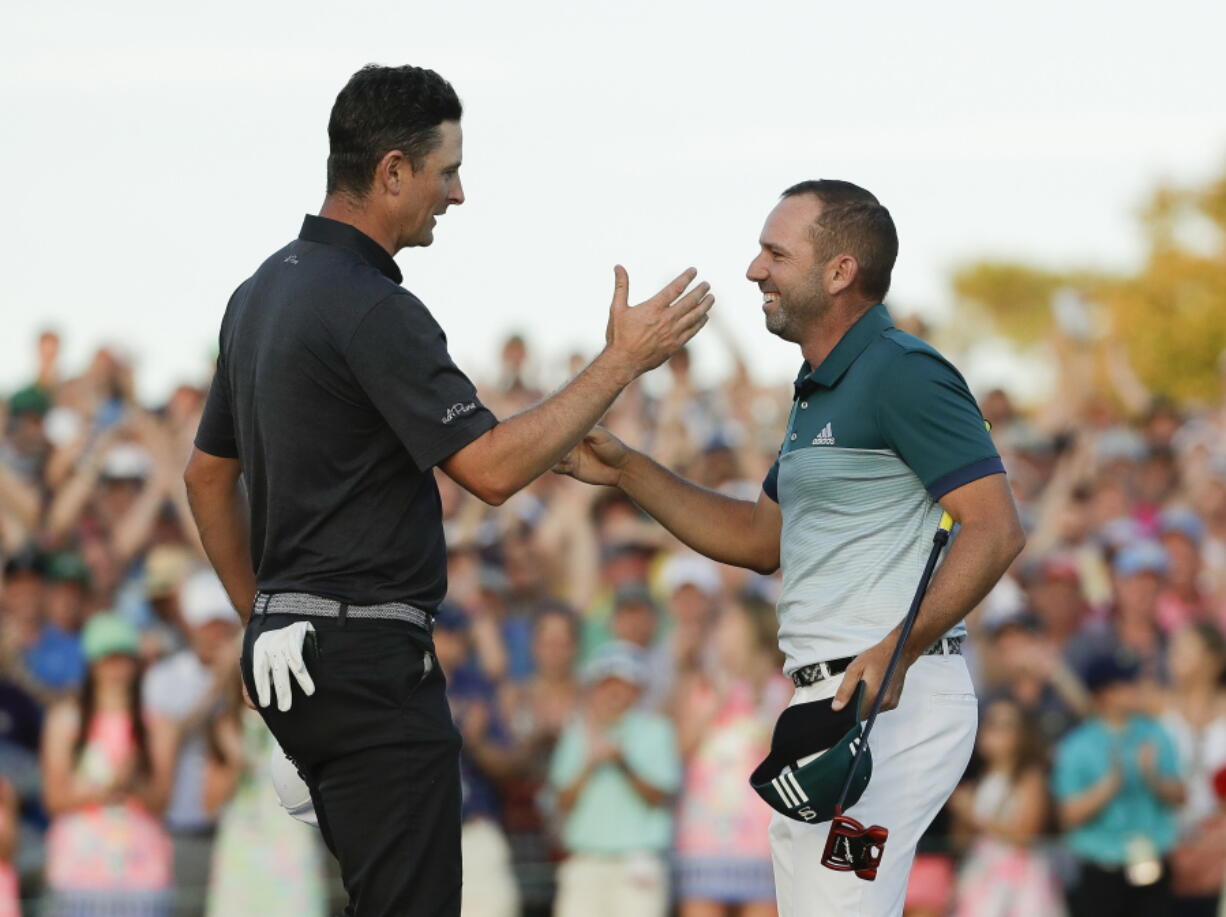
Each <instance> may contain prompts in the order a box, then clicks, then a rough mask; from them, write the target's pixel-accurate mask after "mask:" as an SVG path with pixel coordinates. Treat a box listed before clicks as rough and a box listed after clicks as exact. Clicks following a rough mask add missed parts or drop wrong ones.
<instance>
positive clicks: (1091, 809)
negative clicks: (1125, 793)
mask: <svg viewBox="0 0 1226 917" xmlns="http://www.w3.org/2000/svg"><path fill="white" fill-rule="evenodd" d="M1121 782H1122V781H1121V778H1120V775H1119V772H1118V771H1116V770H1112V771H1110V772H1109V773H1108V774H1107V775H1106V776H1105V777H1103V778H1102V779H1101V780H1099V781H1098V783H1096V784H1094V785H1093V786H1092V787H1090V788H1089V789H1088V790H1086V791H1085V792H1084V793H1080V794H1078V795H1076V796H1073V797H1070V798H1069V799H1066V800H1064V802H1062V803H1060V821H1061V822H1062V823H1063V825H1064V827H1065V828H1066V829H1071V828H1076V827H1078V826H1080V825H1084V824H1085V823H1086V822H1088V821H1090V820H1091V819H1092V818H1094V816H1096V815H1098V813H1099V812H1101V811H1102V810H1103V808H1104V807H1105V806H1106V805H1107V803H1109V802H1110V801H1111V800H1112V799H1114V798H1115V794H1116V793H1118V792H1119V791H1120V783H1121Z"/></svg>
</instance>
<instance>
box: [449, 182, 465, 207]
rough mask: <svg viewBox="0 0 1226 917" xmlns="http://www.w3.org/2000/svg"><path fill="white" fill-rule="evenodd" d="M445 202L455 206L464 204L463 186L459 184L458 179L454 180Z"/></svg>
mask: <svg viewBox="0 0 1226 917" xmlns="http://www.w3.org/2000/svg"><path fill="white" fill-rule="evenodd" d="M447 202H448V203H449V204H452V205H456V206H458V205H459V204H463V203H464V185H463V184H461V182H460V179H459V178H457V179H456V180H455V187H454V188H452V189H451V194H450V195H449V196H448V198H447Z"/></svg>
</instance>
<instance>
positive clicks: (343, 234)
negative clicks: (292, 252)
mask: <svg viewBox="0 0 1226 917" xmlns="http://www.w3.org/2000/svg"><path fill="white" fill-rule="evenodd" d="M298 238H299V239H305V240H306V241H307V242H319V243H321V244H323V245H336V246H339V247H340V248H343V249H345V250H346V251H350V252H353V254H355V255H357V256H358V257H359V258H361V259H362V260H363V261H365V262H366V263H367V264H369V265H371V267H375V268H378V270H379V271H380V272H381V273H383V274H384V275H385V276H387V277H389V278H391V279H392V280H394V281H395V282H396V283H400V282H401V281H402V280H404V275H403V274H401V273H400V268H399V267H398V266H397V264H396V262H395V261H394V260H393V258H392V256H391V255H389V254H388V253H387V249H385V248H384V247H383V246H382V245H380V244H379V243H378V242H376V241H375V240H374V239H372V238H371V237H370V236H368V235H366V233H364V232H362V231H361V230H360V229H358V228H357V227H356V226H352V225H350V224H349V223H342V222H341V221H340V220H330V219H328V218H327V217H317V216H311V214H309V213H308V214H307V215H306V217H305V218H304V219H303V221H302V231H301V232H300V233H298Z"/></svg>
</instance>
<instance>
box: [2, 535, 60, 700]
mask: <svg viewBox="0 0 1226 917" xmlns="http://www.w3.org/2000/svg"><path fill="white" fill-rule="evenodd" d="M43 573H44V560H43V556H42V555H41V554H40V553H39V552H38V551H37V550H35V549H34V548H33V547H32V546H26V547H24V548H22V550H21V551H19V552H18V553H16V554H14V555H12V556H11V557H9V558H8V559H7V560H6V561H5V563H4V586H3V590H2V591H0V612H2V614H3V625H4V626H3V628H2V629H0V667H2V668H3V669H4V671H6V672H7V673H8V676H9V678H11V679H12V680H13V681H14V682H16V683H17V684H18V685H20V686H21V687H22V688H23V689H24V690H25V691H26V692H28V693H29V694H31V695H33V696H34V697H35V698H37V699H38V700H39V701H40V702H41V703H43V704H46V703H49V702H50V701H52V700H53V699H54V694H55V692H54V691H53V690H52V689H51V688H50V687H49V686H48V685H45V684H43V682H42V681H41V680H39V678H38V677H37V676H36V675H35V674H34V673H33V672H31V671H30V657H31V654H32V652H33V651H34V649H35V648H36V647H37V646H38V644H39V641H40V639H41V637H42V631H43Z"/></svg>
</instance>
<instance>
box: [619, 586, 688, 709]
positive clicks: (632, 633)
mask: <svg viewBox="0 0 1226 917" xmlns="http://www.w3.org/2000/svg"><path fill="white" fill-rule="evenodd" d="M659 618H660V609H659V607H658V606H657V605H656V600H655V599H654V598H652V595H651V592H650V591H649V590H648V589H647V587H646V586H645V585H632V586H623V587H621V588H620V589H618V590H617V592H616V594H614V596H613V618H612V620H611V621H610V622H609V635H610V636H611V637H612V638H613V639H614V640H619V641H621V642H623V643H628V644H630V645H632V646H634V647H637V648H638V649H640V650H642V652H643V659H644V661H645V663H646V670H647V682H646V684H645V685H644V686H643V692H642V694H641V696H640V697H639V705H640V706H642V707H643V708H644V709H645V710H655V711H659V710H661V708H662V707H663V706H664V703H665V701H666V700H667V697H668V693H669V691H670V690H671V688H672V680H673V679H672V672H673V665H672V659H671V658H669V653H668V647H667V646H666V645H664V644H663V643H657V640H656V638H657V636H658V634H659Z"/></svg>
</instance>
